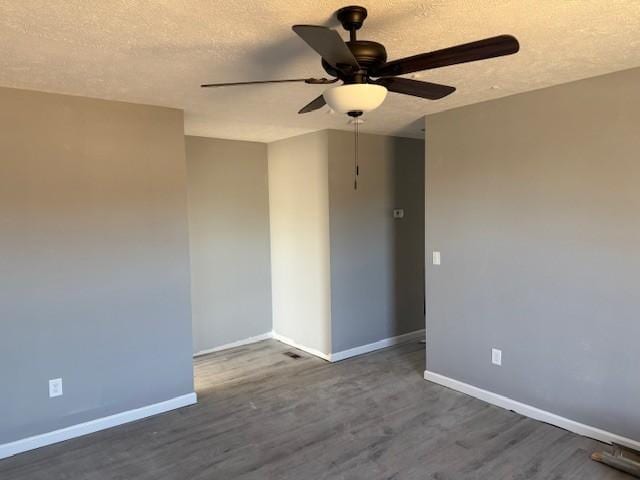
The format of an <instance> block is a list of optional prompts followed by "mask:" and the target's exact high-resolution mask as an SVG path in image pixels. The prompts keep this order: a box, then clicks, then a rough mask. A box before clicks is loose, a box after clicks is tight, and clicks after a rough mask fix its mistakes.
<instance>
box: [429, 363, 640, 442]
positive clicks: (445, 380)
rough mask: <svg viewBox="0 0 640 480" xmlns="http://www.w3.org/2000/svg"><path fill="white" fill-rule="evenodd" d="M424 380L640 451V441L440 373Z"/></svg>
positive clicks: (530, 416) (602, 440) (579, 432)
mask: <svg viewBox="0 0 640 480" xmlns="http://www.w3.org/2000/svg"><path fill="white" fill-rule="evenodd" d="M424 379H425V380H428V381H430V382H434V383H437V384H439V385H443V386H445V387H448V388H451V389H453V390H457V391H458V392H462V393H466V394H467V395H471V396H472V397H476V398H478V399H480V400H483V401H485V402H487V403H491V404H492V405H497V406H498V407H502V408H505V409H507V410H513V411H514V412H517V413H519V414H521V415H524V416H525V417H529V418H533V419H535V420H540V421H542V422H545V423H550V424H551V425H555V426H556V427H560V428H564V429H565V430H569V431H570V432H573V433H577V434H578V435H582V436H584V437H589V438H594V439H596V440H600V441H601V442H605V443H617V444H619V445H624V446H627V447H630V448H633V449H635V450H640V441H637V440H632V439H630V438H626V437H623V436H621V435H617V434H615V433H611V432H607V431H605V430H602V429H600V428H596V427H592V426H590V425H585V424H584V423H580V422H576V421H575V420H570V419H568V418H565V417H561V416H560V415H556V414H555V413H551V412H547V411H546V410H541V409H539V408H536V407H533V406H531V405H527V404H526V403H521V402H518V401H516V400H512V399H511V398H508V397H505V396H503V395H499V394H497V393H493V392H490V391H488V390H483V389H482V388H478V387H474V386H473V385H469V384H467V383H464V382H461V381H459V380H454V379H453V378H449V377H445V376H444V375H440V374H439V373H434V372H430V371H429V370H425V372H424Z"/></svg>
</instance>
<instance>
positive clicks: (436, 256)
mask: <svg viewBox="0 0 640 480" xmlns="http://www.w3.org/2000/svg"><path fill="white" fill-rule="evenodd" d="M433 264H434V265H440V252H433Z"/></svg>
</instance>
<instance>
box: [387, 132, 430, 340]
mask: <svg viewBox="0 0 640 480" xmlns="http://www.w3.org/2000/svg"><path fill="white" fill-rule="evenodd" d="M394 140H395V141H394V142H393V144H392V158H393V162H392V172H393V208H394V209H401V212H402V213H401V214H402V218H394V219H393V236H392V241H393V288H394V296H393V298H394V302H393V318H394V319H395V323H396V325H395V328H394V330H395V331H396V332H403V333H404V332H411V331H414V330H417V329H421V328H424V315H425V258H424V218H425V217H424V195H425V191H424V183H425V182H424V179H425V170H424V164H425V162H424V158H425V157H424V142H423V141H418V140H409V139H404V138H396V139H394ZM392 215H393V212H392ZM419 319H422V321H421V322H419Z"/></svg>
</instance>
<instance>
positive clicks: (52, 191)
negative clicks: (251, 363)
mask: <svg viewBox="0 0 640 480" xmlns="http://www.w3.org/2000/svg"><path fill="white" fill-rule="evenodd" d="M0 105H2V108H0V132H1V134H0V231H1V232H2V234H1V235H0V271H1V272H2V274H1V275H0V322H1V324H2V328H1V333H0V378H2V384H3V388H2V395H0V412H1V414H0V416H1V417H2V420H1V421H0V443H5V442H9V441H12V440H17V439H19V438H23V437H27V436H30V435H34V434H38V433H43V432H46V431H50V430H54V429H57V428H61V427H65V426H68V425H72V424H77V423H80V422H83V421H87V420H91V419H94V418H97V417H102V416H105V415H110V414H114V413H117V412H121V411H124V410H129V409H133V408H137V407H141V406H144V405H147V404H151V403H155V402H159V401H163V400H167V399H170V398H173V397H176V396H179V395H182V394H187V393H190V392H192V391H193V377H192V365H191V315H190V306H189V252H188V236H187V205H186V172H185V158H184V136H183V118H182V112H181V111H179V110H173V109H168V108H158V107H148V106H142V105H131V104H125V103H117V102H107V101H101V100H91V99H87V98H80V97H70V96H63V95H52V94H45V93H37V92H29V91H21V90H12V89H7V88H0ZM57 377H62V378H63V389H64V395H63V396H62V397H57V398H52V399H50V398H49V397H48V380H49V379H51V378H57Z"/></svg>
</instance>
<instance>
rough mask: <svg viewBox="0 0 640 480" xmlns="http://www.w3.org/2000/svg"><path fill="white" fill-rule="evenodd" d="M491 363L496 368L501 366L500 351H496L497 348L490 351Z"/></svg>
mask: <svg viewBox="0 0 640 480" xmlns="http://www.w3.org/2000/svg"><path fill="white" fill-rule="evenodd" d="M491 363H493V364H494V365H498V366H501V365H502V350H498V349H497V348H492V349H491Z"/></svg>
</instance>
